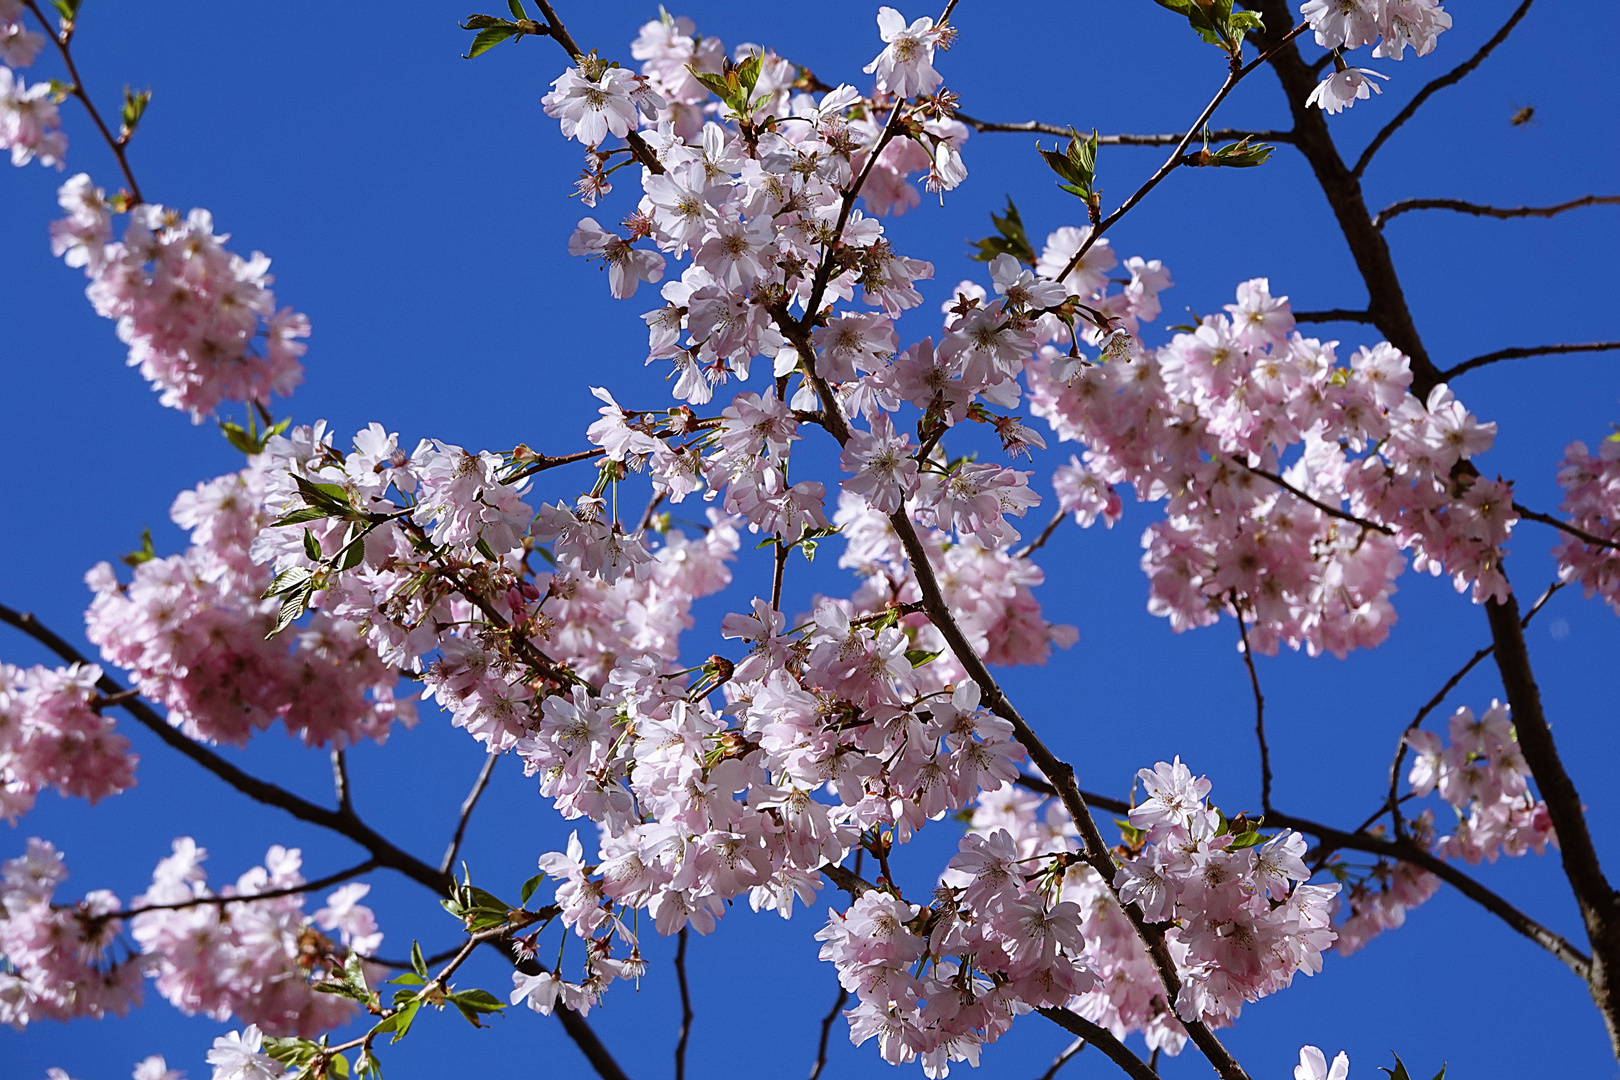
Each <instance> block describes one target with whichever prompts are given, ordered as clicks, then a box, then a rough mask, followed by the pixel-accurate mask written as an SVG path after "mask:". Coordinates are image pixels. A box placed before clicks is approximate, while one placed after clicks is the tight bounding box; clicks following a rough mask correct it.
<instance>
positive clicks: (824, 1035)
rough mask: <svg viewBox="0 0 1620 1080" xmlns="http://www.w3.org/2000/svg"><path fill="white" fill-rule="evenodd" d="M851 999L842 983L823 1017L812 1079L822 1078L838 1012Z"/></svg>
mask: <svg viewBox="0 0 1620 1080" xmlns="http://www.w3.org/2000/svg"><path fill="white" fill-rule="evenodd" d="M848 1000H849V991H848V990H845V989H844V986H843V984H842V983H840V984H839V985H838V996H837V997H836V998H834V999H833V1006H832V1008H831V1009H828V1010H827V1015H826V1016H824V1017H822V1018H821V1039H820V1040H819V1041H818V1042H817V1043H816V1060H815V1062H814V1063H813V1064H812V1065H811V1066H810V1080H820V1077H821V1070H822V1069H825V1068H826V1067H827V1040H828V1038H829V1036H831V1035H832V1026H833V1024H835V1023H837V1021H838V1014H839V1013H840V1012H841V1011H842V1010H843V1008H844V1003H845V1002H847V1001H848Z"/></svg>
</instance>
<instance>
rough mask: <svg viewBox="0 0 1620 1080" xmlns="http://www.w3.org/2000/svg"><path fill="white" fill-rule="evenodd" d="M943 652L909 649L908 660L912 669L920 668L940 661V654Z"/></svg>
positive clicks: (940, 650) (938, 650) (907, 652)
mask: <svg viewBox="0 0 1620 1080" xmlns="http://www.w3.org/2000/svg"><path fill="white" fill-rule="evenodd" d="M943 651H944V650H942V649H907V650H906V659H907V660H909V661H910V662H911V666H912V667H914V668H920V667H922V666H923V665H924V664H931V663H933V662H934V661H935V660H938V659H939V656H940V653H941V652H943Z"/></svg>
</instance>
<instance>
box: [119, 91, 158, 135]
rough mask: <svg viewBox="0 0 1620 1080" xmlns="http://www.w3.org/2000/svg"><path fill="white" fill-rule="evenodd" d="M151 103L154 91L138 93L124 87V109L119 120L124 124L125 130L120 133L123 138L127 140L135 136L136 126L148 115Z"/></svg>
mask: <svg viewBox="0 0 1620 1080" xmlns="http://www.w3.org/2000/svg"><path fill="white" fill-rule="evenodd" d="M151 103H152V91H150V90H142V91H140V92H139V93H136V92H134V91H132V90H131V89H130V88H129V87H127V86H126V87H124V108H123V111H122V112H121V113H120V114H119V119H120V120H122V121H123V124H124V127H123V130H122V131H121V132H120V135H121V136H122V137H123V138H125V139H127V138H129V137H130V135H132V134H134V132H135V125H137V124H139V123H140V122H141V117H142V116H144V115H145V114H146V107H147V106H148V105H150V104H151Z"/></svg>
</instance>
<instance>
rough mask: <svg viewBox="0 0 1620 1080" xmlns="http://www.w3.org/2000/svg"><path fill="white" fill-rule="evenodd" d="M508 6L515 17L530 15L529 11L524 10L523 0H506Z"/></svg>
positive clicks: (522, 17)
mask: <svg viewBox="0 0 1620 1080" xmlns="http://www.w3.org/2000/svg"><path fill="white" fill-rule="evenodd" d="M506 6H507V8H509V9H510V10H511V12H512V15H513V17H514V18H518V19H527V18H528V17H529V13H528V12H526V11H524V10H523V0H506Z"/></svg>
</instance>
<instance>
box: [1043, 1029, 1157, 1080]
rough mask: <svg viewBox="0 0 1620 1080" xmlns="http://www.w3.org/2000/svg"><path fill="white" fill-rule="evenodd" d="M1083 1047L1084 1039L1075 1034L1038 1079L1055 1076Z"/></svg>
mask: <svg viewBox="0 0 1620 1080" xmlns="http://www.w3.org/2000/svg"><path fill="white" fill-rule="evenodd" d="M1085 1048H1086V1040H1085V1039H1083V1038H1081V1037H1079V1036H1078V1035H1077V1036H1075V1040H1074V1042H1072V1043H1070V1044H1069V1045H1068V1046H1066V1047H1064V1049H1063V1052H1062V1053H1060V1054H1059V1055H1058V1056H1057V1057H1055V1058H1053V1059H1052V1067H1051V1068H1050V1069H1047V1070H1046V1071H1045V1072H1043V1073H1041V1076H1040V1080H1052V1077H1054V1076H1056V1075H1057V1074H1058V1070H1059V1069H1061V1068H1063V1066H1065V1065H1067V1064H1068V1063H1069V1060H1070V1059H1071V1058H1073V1057H1074V1056H1075V1055H1076V1054H1078V1053H1079V1052H1080V1051H1082V1050H1084V1049H1085ZM1152 1067H1153V1065H1152V1063H1151V1062H1150V1063H1149V1064H1148V1068H1150V1069H1151V1068H1152Z"/></svg>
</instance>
